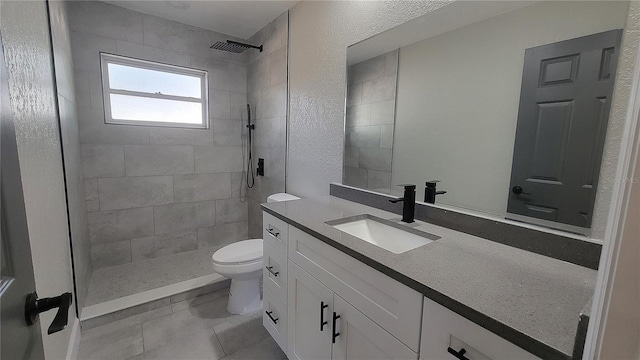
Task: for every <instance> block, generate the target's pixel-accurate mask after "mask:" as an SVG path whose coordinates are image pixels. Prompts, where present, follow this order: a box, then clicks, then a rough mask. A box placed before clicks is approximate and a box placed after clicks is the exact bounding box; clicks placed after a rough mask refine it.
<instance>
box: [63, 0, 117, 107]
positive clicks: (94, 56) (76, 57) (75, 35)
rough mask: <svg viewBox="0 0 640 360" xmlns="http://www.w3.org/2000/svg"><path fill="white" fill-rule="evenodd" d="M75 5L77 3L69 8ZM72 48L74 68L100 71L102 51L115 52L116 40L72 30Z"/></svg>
mask: <svg viewBox="0 0 640 360" xmlns="http://www.w3.org/2000/svg"><path fill="white" fill-rule="evenodd" d="M74 7H75V4H74V5H73V6H70V7H69V8H71V9H73V8H74ZM71 18H75V16H72V17H71ZM71 50H72V57H73V68H74V70H84V71H88V72H95V73H99V72H100V52H107V53H111V54H113V53H115V52H116V40H115V39H111V38H107V37H104V36H97V35H93V34H90V33H87V32H78V31H71ZM80 105H81V104H80Z"/></svg>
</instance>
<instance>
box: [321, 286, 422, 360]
mask: <svg viewBox="0 0 640 360" xmlns="http://www.w3.org/2000/svg"><path fill="white" fill-rule="evenodd" d="M333 308H334V310H333V311H334V312H335V315H333V314H332V316H339V318H337V319H336V321H335V323H336V328H335V329H333V331H334V332H335V335H334V336H337V337H336V338H335V343H334V344H333V352H332V357H331V358H332V359H333V360H383V359H413V360H416V359H417V358H418V354H416V353H415V352H413V351H412V350H411V349H410V348H408V347H407V346H406V345H404V344H403V343H402V342H400V340H398V339H396V338H395V337H393V336H392V335H391V334H389V333H388V332H386V331H385V330H384V329H383V328H381V327H380V326H378V324H376V323H375V322H373V321H371V319H369V318H368V317H366V316H365V315H364V314H362V313H361V312H360V311H358V310H357V309H356V308H354V307H353V306H351V305H350V304H349V303H347V302H346V301H345V300H344V299H342V298H341V297H340V296H338V295H335V294H334V296H333ZM332 319H333V317H332Z"/></svg>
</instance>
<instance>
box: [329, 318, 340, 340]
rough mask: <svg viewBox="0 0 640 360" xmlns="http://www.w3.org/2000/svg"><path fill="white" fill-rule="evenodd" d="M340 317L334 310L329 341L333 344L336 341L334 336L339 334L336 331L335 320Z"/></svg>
mask: <svg viewBox="0 0 640 360" xmlns="http://www.w3.org/2000/svg"><path fill="white" fill-rule="evenodd" d="M338 319H340V315H338V314H336V313H335V312H334V313H333V334H331V337H332V339H331V343H332V344H335V343H336V338H337V337H338V336H340V333H339V332H336V320H338Z"/></svg>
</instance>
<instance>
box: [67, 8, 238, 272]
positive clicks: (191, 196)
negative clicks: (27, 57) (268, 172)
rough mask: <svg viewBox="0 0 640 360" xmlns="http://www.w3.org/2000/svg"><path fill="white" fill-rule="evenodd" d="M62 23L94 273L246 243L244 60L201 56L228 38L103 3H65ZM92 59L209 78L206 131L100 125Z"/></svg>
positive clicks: (221, 55)
mask: <svg viewBox="0 0 640 360" xmlns="http://www.w3.org/2000/svg"><path fill="white" fill-rule="evenodd" d="M69 19H70V26H71V30H72V31H71V45H72V50H73V61H74V74H75V79H76V99H77V103H78V119H79V124H80V142H81V143H82V166H83V172H84V178H85V188H86V200H87V208H88V211H89V214H88V220H89V230H90V239H91V243H92V246H91V254H92V261H93V265H94V267H95V268H99V267H104V266H114V265H119V264H124V263H128V262H132V261H143V260H145V259H150V258H155V257H159V256H165V255H171V254H175V253H179V252H184V251H190V250H196V249H200V248H207V250H206V251H208V252H211V253H213V252H214V251H215V249H217V248H219V247H221V246H223V245H226V244H228V243H230V242H234V241H237V240H243V239H246V238H247V236H248V235H247V231H248V225H247V224H248V212H247V210H248V208H247V202H246V199H245V198H244V197H243V195H244V191H243V192H241V188H240V186H241V185H240V180H241V178H242V171H243V167H242V128H243V126H244V122H243V121H242V120H246V109H245V104H246V101H247V95H246V93H247V56H246V53H245V54H232V53H227V52H221V51H215V50H211V49H209V46H211V44H213V43H214V42H216V41H219V40H226V39H233V38H232V37H229V36H227V35H224V34H219V33H215V32H212V31H209V30H204V29H200V28H196V27H193V26H188V25H184V24H181V23H177V22H173V21H169V20H165V19H161V18H158V17H154V16H150V15H146V14H142V13H139V12H136V11H132V10H127V9H124V8H120V7H117V6H113V5H109V4H105V3H101V2H85V1H79V2H72V3H70V5H69ZM236 40H237V39H236ZM100 52H107V53H112V54H118V55H123V56H129V57H134V58H138V59H144V60H150V61H157V62H162V63H167V64H172V65H178V66H186V67H191V68H196V69H203V70H207V71H208V73H209V96H210V105H209V110H210V123H211V128H210V129H208V130H203V129H174V128H161V127H150V126H127V125H113V124H105V123H104V113H103V99H102V88H101V78H100V56H99V53H100Z"/></svg>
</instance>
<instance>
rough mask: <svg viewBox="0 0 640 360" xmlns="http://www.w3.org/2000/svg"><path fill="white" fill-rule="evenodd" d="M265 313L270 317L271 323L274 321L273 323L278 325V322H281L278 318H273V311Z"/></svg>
mask: <svg viewBox="0 0 640 360" xmlns="http://www.w3.org/2000/svg"><path fill="white" fill-rule="evenodd" d="M264 313H265V314H267V316H268V317H269V319H271V321H273V323H274V324H277V323H278V320H279V319H278V318H275V319H274V318H273V316H271V314H273V311H265V312H264Z"/></svg>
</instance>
